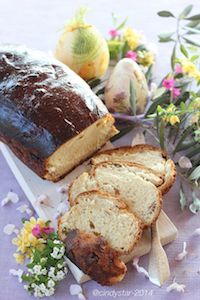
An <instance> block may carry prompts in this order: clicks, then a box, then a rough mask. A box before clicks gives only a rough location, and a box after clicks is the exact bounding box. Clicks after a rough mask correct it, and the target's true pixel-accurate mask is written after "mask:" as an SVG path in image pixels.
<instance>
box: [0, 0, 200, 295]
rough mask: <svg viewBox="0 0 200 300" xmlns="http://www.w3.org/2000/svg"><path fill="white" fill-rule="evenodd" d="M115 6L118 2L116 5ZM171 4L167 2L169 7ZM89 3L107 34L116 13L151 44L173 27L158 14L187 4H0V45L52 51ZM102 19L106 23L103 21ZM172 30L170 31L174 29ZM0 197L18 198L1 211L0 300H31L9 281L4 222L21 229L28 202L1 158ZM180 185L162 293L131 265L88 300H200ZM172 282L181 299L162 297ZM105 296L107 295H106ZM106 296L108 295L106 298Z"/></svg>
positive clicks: (167, 206)
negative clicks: (179, 286) (180, 286)
mask: <svg viewBox="0 0 200 300" xmlns="http://www.w3.org/2000/svg"><path fill="white" fill-rule="evenodd" d="M116 2H117V3H116ZM169 2H170V3H169ZM193 3H194V4H195V5H196V11H198V12H199V11H200V4H199V0H195V1H193ZM85 4H88V6H89V7H91V11H90V12H89V19H90V21H91V22H93V23H94V24H95V25H96V26H97V27H99V28H101V29H102V32H103V33H104V34H105V33H106V32H107V31H108V29H109V28H110V27H111V18H110V13H111V12H113V11H115V12H117V13H118V14H119V15H120V16H121V18H123V17H125V16H126V15H129V20H130V21H129V23H130V24H131V25H133V26H135V28H136V29H142V30H143V31H144V32H145V33H146V35H147V38H148V40H149V41H153V42H155V41H156V35H157V33H158V28H159V32H162V31H166V30H169V31H170V28H169V27H170V26H171V23H169V22H168V20H166V19H165V20H161V19H159V18H158V17H156V12H157V11H159V10H162V9H170V10H173V11H174V12H176V11H180V8H181V7H184V6H185V5H187V4H188V0H181V1H180V0H174V1H167V0H162V1H159V2H158V1H157V0H151V1H148V0H140V1H139V2H137V3H136V2H135V3H134V4H133V1H131V0H130V1H123V0H119V1H114V0H113V1H103V0H101V1H92V0H88V1H81V0H78V1H77V0H76V1H73V4H72V2H71V1H69V0H65V1H64V0H58V1H53V0H51V1H50V0H49V1H47V0H43V1H40V0H29V1H25V0H21V1H14V0H13V1H12V0H7V1H0V7H1V10H0V28H1V29H0V40H1V41H2V42H11V43H12V42H13V43H23V44H27V45H28V46H30V47H34V48H38V49H42V50H46V51H49V50H51V51H53V49H54V47H55V42H56V40H57V38H58V35H59V32H58V29H59V28H62V26H63V24H64V23H65V21H66V19H67V18H68V17H71V16H72V14H73V13H74V11H75V9H76V8H77V7H79V6H80V5H85ZM102 19H103V20H104V21H103V22H102ZM172 29H173V28H172ZM170 51H171V50H170V49H169V47H168V46H166V45H165V46H164V45H159V52H160V53H159V55H160V57H159V59H158V64H157V73H158V74H159V75H161V76H162V75H163V74H164V73H165V72H166V71H167V69H168V65H169V64H168V61H169V59H168V55H169V53H170ZM131 138H132V133H130V134H128V135H127V136H126V137H125V138H123V139H122V140H121V141H118V142H117V144H118V145H123V144H128V143H130V141H131ZM0 171H1V173H0V198H1V199H3V198H4V197H5V196H6V194H7V193H8V191H9V190H11V189H12V190H13V191H14V192H16V193H17V194H18V195H19V197H20V202H19V203H18V204H15V205H14V204H9V205H7V206H5V207H3V208H2V207H0V300H13V299H15V300H28V299H33V298H32V297H30V296H28V295H27V293H26V291H24V290H23V286H22V285H21V284H19V283H18V281H17V279H16V278H15V277H12V276H9V274H8V271H9V269H10V268H17V266H16V264H15V261H14V258H13V257H12V255H13V252H14V250H15V247H14V246H13V245H12V244H11V237H10V236H6V235H4V234H3V227H4V226H5V225H6V224H8V223H14V224H16V226H17V227H20V226H21V218H22V215H21V214H20V213H19V212H18V211H16V207H17V206H19V205H21V204H23V203H28V201H27V199H26V197H25V195H24V193H23V191H22V190H21V188H20V187H19V185H18V183H17V182H16V179H15V178H14V176H13V174H12V172H11V171H10V170H9V168H8V166H7V164H6V162H5V160H4V158H3V156H2V154H1V153H0ZM178 192H179V184H178V182H176V184H175V185H174V187H173V188H172V189H171V191H170V192H169V193H168V194H167V195H166V197H165V199H164V211H165V212H166V213H167V214H168V216H169V217H170V218H171V219H172V220H173V222H174V223H175V225H176V226H177V228H178V230H179V235H178V238H177V240H176V241H175V242H173V243H172V244H170V245H167V246H166V247H165V250H166V252H167V255H168V258H169V263H170V268H171V277H170V280H169V282H168V283H167V284H165V285H164V286H163V287H162V288H159V287H157V286H154V285H153V284H151V283H149V281H148V280H147V279H146V278H144V276H143V275H142V274H138V273H137V272H136V271H135V269H134V268H133V267H132V266H131V264H129V266H128V269H129V271H128V273H127V275H126V277H125V279H124V280H123V282H121V283H119V284H118V285H116V286H114V287H109V288H105V287H101V286H100V285H98V284H97V283H95V282H93V281H90V282H87V283H85V284H83V290H84V294H85V296H86V297H87V299H89V300H95V299H96V300H97V299H112V298H116V299H141V298H142V297H141V296H139V295H141V293H143V292H144V293H145V291H146V293H147V294H148V293H149V294H152V296H150V295H147V296H143V298H145V299H154V298H155V299H157V300H160V299H171V300H173V299H174V300H175V299H193V300H198V299H200V243H199V242H200V237H194V236H193V231H194V230H195V229H196V228H197V227H200V221H199V215H193V214H191V213H190V212H189V211H184V212H181V210H180V205H179V196H178ZM183 241H186V242H187V250H188V252H189V253H188V256H187V257H186V258H185V259H184V260H183V261H181V262H177V261H175V256H176V255H177V254H178V253H179V252H181V251H182V245H183ZM147 258H148V257H143V258H142V259H141V260H140V264H142V265H143V266H146V265H147V262H148V260H147ZM174 277H176V281H177V282H178V283H182V284H185V285H186V290H185V293H184V294H178V293H177V292H171V293H167V292H166V287H167V286H168V285H169V284H171V283H172V281H173V278H174ZM72 283H75V280H74V278H73V277H72V275H71V274H68V275H67V278H66V279H65V280H64V281H63V282H62V283H61V284H60V286H59V288H58V290H57V292H56V295H55V296H53V297H50V298H49V300H51V299H59V300H64V299H65V300H66V299H76V297H75V296H70V295H69V286H70V284H72ZM117 291H121V293H123V291H124V293H127V294H128V292H130V296H124V297H122V296H115V294H114V292H117ZM106 292H107V294H106ZM108 292H109V293H110V294H108Z"/></svg>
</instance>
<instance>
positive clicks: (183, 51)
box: [180, 44, 188, 58]
mask: <svg viewBox="0 0 200 300" xmlns="http://www.w3.org/2000/svg"><path fill="white" fill-rule="evenodd" d="M180 50H181V52H182V53H183V55H184V56H185V57H187V58H188V52H187V49H186V48H185V46H184V45H183V44H181V45H180Z"/></svg>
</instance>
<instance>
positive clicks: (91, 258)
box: [65, 230, 127, 285]
mask: <svg viewBox="0 0 200 300" xmlns="http://www.w3.org/2000/svg"><path fill="white" fill-rule="evenodd" d="M65 245H66V254H67V257H68V258H69V259H70V260H71V261H72V262H73V263H74V264H75V265H76V266H77V267H78V268H79V269H81V270H82V271H83V272H84V273H85V274H87V275H89V276H90V277H91V278H93V279H94V280H96V281H97V282H98V283H100V284H101V285H112V284H115V283H117V282H119V281H121V280H122V279H123V278H124V275H125V273H126V271H127V268H126V265H125V264H124V262H123V261H122V260H121V258H120V257H119V253H118V252H116V251H115V250H113V249H112V248H111V247H110V245H109V243H108V242H107V241H106V240H105V238H103V237H102V236H100V235H96V234H95V233H92V232H90V233H86V232H84V231H79V230H72V231H70V232H69V233H68V235H67V237H66V239H65Z"/></svg>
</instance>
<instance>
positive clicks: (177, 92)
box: [173, 88, 181, 98]
mask: <svg viewBox="0 0 200 300" xmlns="http://www.w3.org/2000/svg"><path fill="white" fill-rule="evenodd" d="M180 94H181V89H179V88H173V98H177V97H178V96H180Z"/></svg>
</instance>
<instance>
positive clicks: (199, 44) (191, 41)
mask: <svg viewBox="0 0 200 300" xmlns="http://www.w3.org/2000/svg"><path fill="white" fill-rule="evenodd" d="M182 38H183V39H184V40H185V41H186V42H187V43H188V44H190V45H193V46H197V47H200V43H197V42H195V41H193V40H191V39H188V38H186V37H182Z"/></svg>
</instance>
